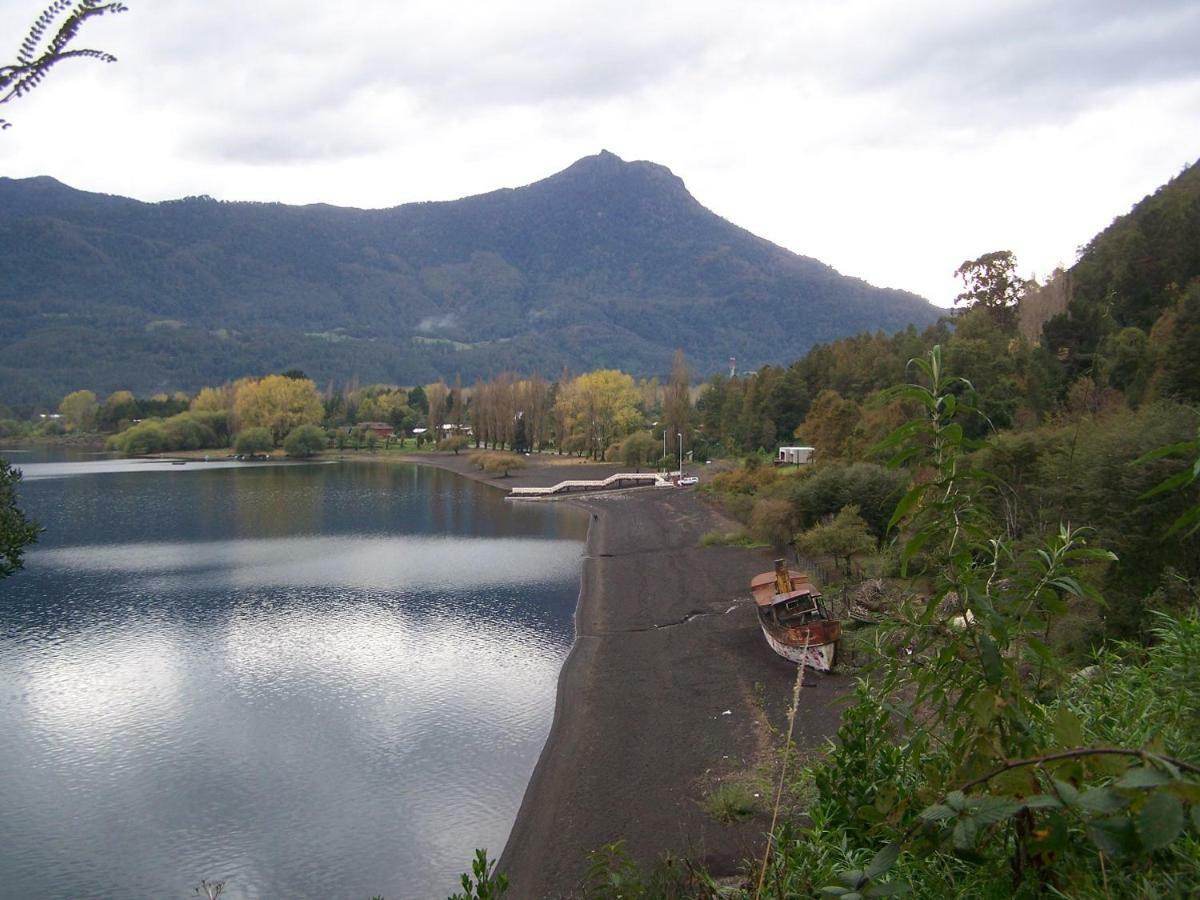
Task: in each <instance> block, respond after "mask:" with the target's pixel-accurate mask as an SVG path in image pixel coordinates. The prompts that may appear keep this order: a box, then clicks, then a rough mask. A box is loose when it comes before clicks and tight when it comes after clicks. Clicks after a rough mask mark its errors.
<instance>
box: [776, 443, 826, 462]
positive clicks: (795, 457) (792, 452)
mask: <svg viewBox="0 0 1200 900" xmlns="http://www.w3.org/2000/svg"><path fill="white" fill-rule="evenodd" d="M816 453H817V451H816V449H815V448H814V447H780V448H779V452H778V453H777V454H775V465H777V466H807V465H808V464H809V463H811V462H812V461H813V457H814V456H816Z"/></svg>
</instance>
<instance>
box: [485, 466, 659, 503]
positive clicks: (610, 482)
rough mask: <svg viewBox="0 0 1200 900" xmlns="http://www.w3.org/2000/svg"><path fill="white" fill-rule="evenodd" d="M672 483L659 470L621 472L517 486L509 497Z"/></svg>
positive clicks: (533, 496) (540, 495)
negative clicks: (596, 476) (543, 485)
mask: <svg viewBox="0 0 1200 900" xmlns="http://www.w3.org/2000/svg"><path fill="white" fill-rule="evenodd" d="M671 484H672V482H671V481H669V480H668V479H667V477H666V476H663V475H659V474H658V473H657V472H621V473H618V474H616V475H609V476H608V477H607V478H604V479H602V480H599V481H585V480H583V479H571V480H569V481H560V482H559V483H558V484H556V485H552V486H551V487H516V488H513V489H512V491H510V492H509V495H508V499H510V500H517V499H521V498H523V497H528V498H536V497H551V496H554V495H555V494H571V493H575V492H580V491H605V490H610V491H611V490H619V489H621V488H629V487H658V486H662V487H666V486H668V485H671Z"/></svg>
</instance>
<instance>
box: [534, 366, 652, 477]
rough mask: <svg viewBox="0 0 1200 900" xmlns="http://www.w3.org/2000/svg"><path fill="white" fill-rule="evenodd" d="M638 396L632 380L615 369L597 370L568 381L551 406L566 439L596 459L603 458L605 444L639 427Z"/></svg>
mask: <svg viewBox="0 0 1200 900" xmlns="http://www.w3.org/2000/svg"><path fill="white" fill-rule="evenodd" d="M639 396H640V395H639V394H638V390H637V386H636V385H635V384H634V381H633V378H632V377H630V376H629V375H626V374H625V373H624V372H621V371H618V370H617V369H597V370H596V371H595V372H588V373H586V374H584V375H580V376H579V377H578V378H575V379H574V380H572V381H570V382H568V383H567V384H566V385H565V386H564V387H563V388H562V389H561V390H560V391H559V395H558V400H557V402H556V404H555V406H556V409H557V411H558V412H559V414H560V416H561V421H562V423H563V426H564V428H565V429H566V434H560V435H559V436H558V438H559V441H560V442H565V441H567V440H568V439H570V440H572V441H574V442H579V441H582V443H583V447H584V448H585V450H586V451H587V452H588V453H589V454H590V455H591V456H593V457H594V458H596V459H603V458H604V451H605V450H607V449H608V445H609V444H611V443H612V442H613V441H615V440H618V439H619V438H621V437H623V436H624V435H626V434H629V432H631V431H633V430H634V429H635V428H637V427H638V426H639V425H641V424H642V414H641V412H640V411H639V410H638V405H637V404H638V400H639Z"/></svg>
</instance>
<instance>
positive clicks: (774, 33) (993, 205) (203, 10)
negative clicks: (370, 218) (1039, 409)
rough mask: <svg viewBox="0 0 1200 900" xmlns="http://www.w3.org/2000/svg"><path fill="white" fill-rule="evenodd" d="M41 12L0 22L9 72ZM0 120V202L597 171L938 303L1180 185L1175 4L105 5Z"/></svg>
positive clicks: (375, 196) (350, 197)
mask: <svg viewBox="0 0 1200 900" xmlns="http://www.w3.org/2000/svg"><path fill="white" fill-rule="evenodd" d="M46 2H47V0H3V3H2V4H0V47H4V46H7V47H8V48H9V49H8V50H7V51H5V53H6V55H5V56H4V57H3V58H0V62H9V61H11V59H12V58H14V57H15V54H16V49H17V46H18V44H19V43H20V40H21V38H22V37H23V35H24V32H25V30H26V29H27V27H28V24H29V23H30V22H31V21H32V19H33V18H34V17H35V16H36V14H37V13H38V12H39V11H40V8H41V7H42V6H43V5H45V3H46ZM126 2H127V4H128V5H129V6H130V7H131V9H130V11H129V12H128V13H125V14H123V15H120V16H115V17H112V18H109V19H105V20H101V21H95V22H92V23H89V26H90V27H88V28H86V29H85V31H84V32H83V34H82V35H81V37H82V40H81V41H80V42H79V46H93V47H98V48H102V49H105V50H110V51H112V52H113V53H115V54H116V55H117V56H118V57H119V58H120V61H119V62H118V63H116V64H114V65H103V64H100V63H94V62H90V61H82V60H81V61H70V62H67V63H64V64H63V65H62V66H60V67H59V68H57V69H56V70H55V71H54V72H53V73H51V76H50V77H49V78H48V79H47V81H46V82H44V84H43V85H42V86H41V87H40V88H38V90H37V91H35V92H34V93H32V94H30V95H29V96H27V97H25V98H23V99H21V100H18V101H16V102H13V103H9V104H6V105H5V106H3V107H0V115H2V116H3V118H6V119H8V120H9V121H11V122H12V123H13V127H12V128H10V129H9V130H7V131H4V132H0V174H3V175H8V176H12V177H22V176H29V175H40V174H46V175H52V176H54V177H55V178H58V179H59V180H61V181H64V182H66V183H68V184H71V185H73V186H75V187H79V188H83V189H86V190H92V191H101V192H105V193H114V194H122V195H126V196H131V197H136V198H138V199H142V200H161V199H170V198H174V197H181V196H186V195H189V194H210V195H212V196H214V197H217V198H220V199H226V200H279V201H283V202H286V203H310V202H327V203H334V204H339V205H345V206H359V207H385V206H394V205H397V204H400V203H405V202H408V201H414V200H441V199H453V198H456V197H461V196H466V195H469V194H474V193H480V192H483V191H487V190H492V189H494V188H498V187H515V186H518V185H522V184H527V183H529V182H531V181H536V180H538V179H539V178H543V177H545V176H547V175H549V174H551V173H553V172H556V171H558V170H560V169H563V168H565V167H566V166H568V165H569V164H570V163H571V162H573V161H574V160H576V159H578V158H579V157H581V156H586V155H589V154H593V153H596V152H598V151H599V150H600V149H601V148H605V149H608V150H611V151H612V152H614V153H616V154H618V155H619V156H622V157H624V158H625V159H631V160H632V159H648V160H652V161H654V162H657V163H661V164H663V165H665V166H668V167H669V168H671V169H672V170H673V171H674V172H675V174H677V175H679V176H680V177H682V178H683V180H684V181H685V182H686V184H687V186H688V188H689V189H690V190H691V192H692V194H693V195H694V196H695V197H696V198H697V199H698V200H699V201H700V202H701V203H703V204H704V205H705V206H707V207H709V208H710V209H712V210H714V211H715V212H717V213H719V214H720V215H722V216H724V217H725V218H727V219H729V220H730V221H732V222H734V223H736V224H738V225H741V226H743V227H745V228H747V229H749V230H750V231H753V232H755V233H756V234H759V235H761V236H763V237H765V238H768V239H770V240H772V241H775V242H776V243H779V244H782V245H783V246H785V247H787V248H789V249H791V250H794V251H796V252H797V253H803V254H805V255H808V256H813V257H816V258H817V259H820V260H822V261H824V262H827V263H829V264H830V265H833V266H834V267H836V268H837V269H839V270H840V271H842V272H844V273H846V274H850V275H856V276H859V277H862V278H865V279H867V280H868V281H870V282H872V283H874V284H878V285H881V286H887V287H899V288H905V289H908V290H912V291H915V292H917V293H920V294H923V295H924V296H926V297H928V298H929V299H931V300H933V301H934V302H937V303H941V304H943V305H946V304H949V302H950V301H951V299H952V298H953V296H954V294H955V293H956V292H957V286H956V283H955V281H954V278H953V276H952V274H951V273H952V272H953V271H954V269H955V268H956V267H957V266H958V264H959V263H960V262H961V261H962V260H963V259H965V258H968V257H971V258H973V257H975V256H978V255H980V254H982V253H984V252H987V251H990V250H996V249H1011V250H1013V251H1015V252H1016V254H1017V257H1018V260H1019V262H1020V264H1021V268H1022V269H1023V273H1024V274H1027V275H1028V274H1036V275H1037V276H1039V277H1042V276H1044V275H1045V274H1047V273H1048V272H1049V271H1050V270H1051V269H1052V268H1053V267H1054V266H1056V265H1059V264H1070V263H1071V262H1073V261H1074V258H1075V251H1076V248H1077V247H1078V246H1079V245H1080V244H1082V243H1084V242H1086V241H1087V240H1088V239H1089V238H1091V237H1092V235H1093V234H1095V233H1096V232H1097V231H1098V230H1100V229H1101V228H1103V227H1104V226H1106V225H1107V224H1108V223H1109V222H1110V221H1111V220H1112V219H1113V218H1114V217H1115V216H1117V215H1119V214H1121V213H1123V212H1126V211H1127V210H1128V209H1129V207H1130V206H1131V205H1132V204H1133V203H1135V202H1136V201H1137V200H1139V199H1141V198H1142V197H1143V196H1144V195H1145V194H1147V193H1149V192H1152V191H1153V190H1154V189H1155V188H1156V187H1158V186H1159V185H1160V184H1162V183H1163V182H1165V181H1167V180H1168V179H1169V178H1171V177H1172V176H1174V175H1175V174H1177V173H1178V172H1179V171H1180V170H1181V169H1182V168H1183V167H1184V166H1185V165H1187V164H1188V163H1190V162H1193V161H1195V160H1196V159H1197V158H1198V157H1200V52H1198V51H1197V48H1198V47H1200V3H1198V2H1196V0H1140V2H1136V0H1131V2H1114V0H1052V2H1051V0H1028V2H1008V3H1001V2H992V3H969V2H953V3H952V2H945V3H931V2H922V0H907V2H900V0H891V2H882V0H833V2H809V0H788V2H774V0H743V2H740V3H726V2H714V0H687V2H673V0H672V2H664V0H658V2H653V0H641V2H616V0H609V2H568V0H560V2H546V0H521V2H519V3H513V2H508V0H488V2H474V0H463V2H459V3H452V2H447V0H436V2H424V0H421V2H410V0H359V2H356V3H353V4H350V3H330V2H321V3H318V2H310V0H288V2H283V0H254V2H252V3H240V2H233V0H204V2H198V0H187V2H185V0H126Z"/></svg>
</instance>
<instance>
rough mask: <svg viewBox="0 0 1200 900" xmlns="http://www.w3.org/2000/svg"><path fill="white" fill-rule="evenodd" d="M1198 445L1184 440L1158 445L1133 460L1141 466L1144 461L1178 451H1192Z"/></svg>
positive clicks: (1172, 454) (1150, 460)
mask: <svg viewBox="0 0 1200 900" xmlns="http://www.w3.org/2000/svg"><path fill="white" fill-rule="evenodd" d="M1195 447H1196V445H1195V443H1194V442H1193V441H1183V442H1182V443H1179V444H1167V445H1166V446H1165V447H1158V448H1157V449H1154V450H1151V451H1150V452H1149V453H1143V454H1142V455H1141V456H1139V457H1138V458H1137V459H1135V460H1134V461H1133V464H1134V465H1135V466H1140V465H1142V464H1143V463H1148V462H1153V461H1154V460H1156V459H1162V458H1163V457H1164V456H1174V455H1175V454H1176V453H1191V452H1192V451H1193V450H1194V449H1195Z"/></svg>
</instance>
